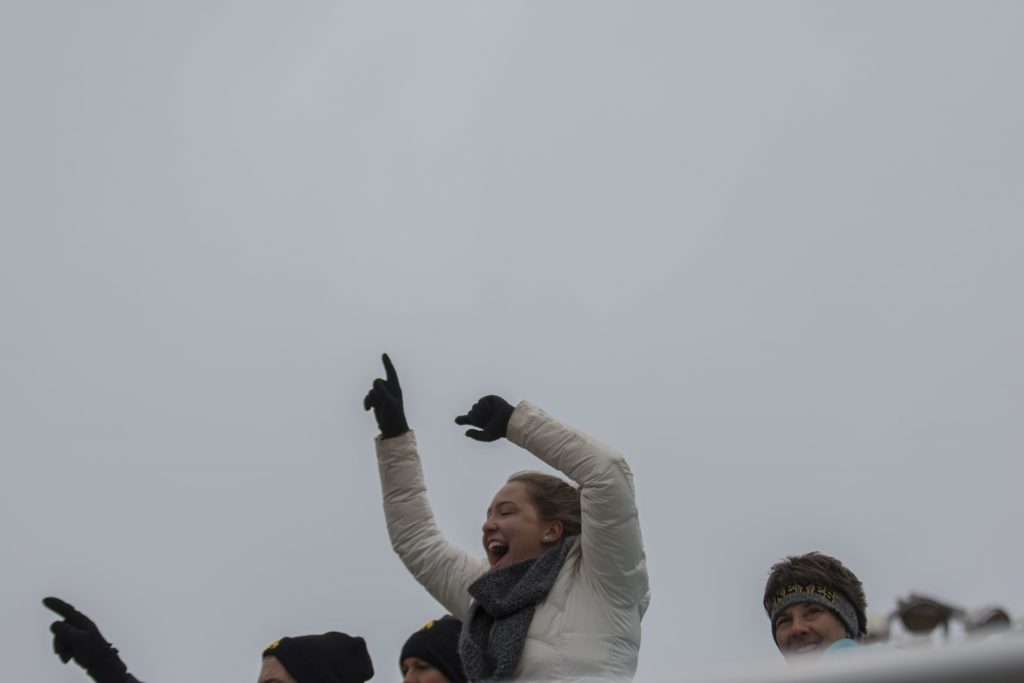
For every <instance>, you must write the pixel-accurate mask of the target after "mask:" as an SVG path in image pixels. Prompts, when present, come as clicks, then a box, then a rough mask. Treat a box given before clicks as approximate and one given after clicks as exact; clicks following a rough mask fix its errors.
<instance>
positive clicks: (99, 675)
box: [43, 598, 135, 683]
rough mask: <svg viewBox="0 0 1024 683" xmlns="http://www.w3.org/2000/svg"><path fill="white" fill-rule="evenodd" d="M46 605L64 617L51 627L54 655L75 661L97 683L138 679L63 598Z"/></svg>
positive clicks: (90, 621)
mask: <svg viewBox="0 0 1024 683" xmlns="http://www.w3.org/2000/svg"><path fill="white" fill-rule="evenodd" d="M43 604H44V605H46V606H47V607H48V608H50V609H52V610H53V611H54V612H56V613H57V614H59V615H60V616H62V617H64V621H55V622H53V623H52V624H50V630H51V631H53V651H54V652H56V653H57V656H58V657H60V660H61V661H62V662H64V663H65V664H67V663H68V662H69V661H71V660H72V659H74V660H75V662H76V663H78V665H79V666H81V667H82V668H83V669H85V670H86V672H88V674H89V675H90V676H92V678H93V680H95V681H96V683H126V682H127V681H134V680H135V679H134V678H132V677H131V676H129V675H128V667H126V666H125V665H124V662H122V661H121V658H120V657H118V656H117V649H115V648H114V646H113V645H111V644H110V643H108V642H107V641H106V640H105V639H104V638H103V636H102V635H101V634H100V630H99V629H98V628H96V624H94V623H92V619H90V618H89V617H87V616H85V615H84V614H82V613H81V612H79V611H78V610H76V609H75V608H74V607H72V606H71V605H69V604H68V603H66V602H64V601H63V600H61V599H60V598H43Z"/></svg>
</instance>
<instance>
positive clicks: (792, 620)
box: [764, 552, 867, 662]
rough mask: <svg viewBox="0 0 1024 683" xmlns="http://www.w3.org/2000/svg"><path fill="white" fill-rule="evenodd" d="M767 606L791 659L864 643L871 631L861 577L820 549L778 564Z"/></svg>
mask: <svg viewBox="0 0 1024 683" xmlns="http://www.w3.org/2000/svg"><path fill="white" fill-rule="evenodd" d="M764 609H765V612H766V613H767V614H768V619H769V621H770V622H771V628H772V638H773V639H774V640H775V644H776V646H777V647H778V648H779V651H780V652H781V653H782V656H783V657H785V658H786V661H789V662H792V661H795V660H796V659H799V658H806V657H820V656H821V655H823V654H831V653H835V652H837V651H840V650H844V649H846V648H850V647H858V646H859V645H860V642H861V641H862V640H863V639H864V637H865V636H866V635H867V615H866V611H867V599H866V598H865V596H864V587H863V586H862V585H861V582H860V579H858V578H857V576H856V575H855V574H854V573H853V572H852V571H850V570H849V569H847V568H846V567H845V566H844V565H843V563H842V562H840V561H839V560H837V559H836V558H834V557H830V556H829V555H823V554H822V553H819V552H811V553H807V554H806V555H793V556H790V557H787V558H786V559H784V560H782V561H781V562H777V563H776V564H774V565H773V566H772V568H771V572H770V574H769V576H768V582H767V583H766V584H765V588H764Z"/></svg>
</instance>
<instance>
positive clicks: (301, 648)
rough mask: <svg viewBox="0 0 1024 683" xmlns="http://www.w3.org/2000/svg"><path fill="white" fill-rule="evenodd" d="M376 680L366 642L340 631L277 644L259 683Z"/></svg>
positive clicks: (359, 682) (266, 659)
mask: <svg viewBox="0 0 1024 683" xmlns="http://www.w3.org/2000/svg"><path fill="white" fill-rule="evenodd" d="M371 678H373V663H372V662H371V661H370V654H369V653H368V652H367V651H366V641H364V640H363V639H362V638H359V637H353V636H350V635H346V634H344V633H339V632H337V631H329V632H328V633H324V634H321V635H314V636H296V637H286V638H281V639H280V640H275V641H274V642H273V643H271V644H270V645H268V646H267V649H265V650H264V651H263V667H262V669H261V670H260V676H259V679H258V683H365V681H368V680H370V679H371Z"/></svg>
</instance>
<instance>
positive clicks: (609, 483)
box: [508, 401, 650, 614]
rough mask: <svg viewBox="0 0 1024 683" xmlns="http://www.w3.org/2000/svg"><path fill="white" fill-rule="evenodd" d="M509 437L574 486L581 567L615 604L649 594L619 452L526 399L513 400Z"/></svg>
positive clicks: (640, 601) (629, 476)
mask: <svg viewBox="0 0 1024 683" xmlns="http://www.w3.org/2000/svg"><path fill="white" fill-rule="evenodd" d="M508 439H509V441H511V442H513V443H515V444H517V445H519V446H522V447H523V448H525V449H526V450H528V451H530V452H531V453H533V454H534V455H536V456H537V457H538V458H540V459H541V460H543V461H544V462H546V463H547V464H548V465H550V466H552V467H554V468H555V469H557V470H559V471H560V472H562V473H563V474H565V475H566V476H567V477H569V478H570V479H572V480H573V481H574V482H576V484H577V485H579V487H580V502H581V505H582V514H583V520H582V521H583V531H582V534H581V539H580V545H581V547H582V552H583V560H582V564H581V567H580V571H581V573H583V574H585V575H586V576H587V578H589V579H590V580H591V582H592V583H593V584H594V585H595V586H596V587H597V588H598V589H599V591H600V592H601V593H602V594H604V595H605V596H606V597H607V598H608V599H609V600H610V601H611V602H613V603H614V604H616V605H619V606H630V605H638V606H639V608H640V610H641V614H642V613H643V612H644V611H646V609H647V604H648V602H649V600H650V596H649V586H648V578H647V560H646V557H645V555H644V544H643V539H642V538H641V536H640V518H639V515H638V513H637V509H636V494H635V490H634V487H633V473H632V472H631V471H630V469H629V465H628V464H626V460H625V458H623V457H622V456H621V455H620V454H619V453H617V452H616V451H614V450H612V449H611V448H609V447H608V446H606V445H604V444H603V443H601V442H600V441H598V440H596V439H594V438H592V437H590V436H588V435H586V434H584V433H583V432H581V431H579V430H577V429H574V428H573V427H570V426H569V425H566V424H563V423H562V422H559V421H558V420H556V419H554V418H553V417H551V416H550V415H548V414H547V413H545V412H544V411H543V410H541V409H540V408H538V407H536V406H534V405H532V404H531V403H529V402H527V401H522V402H521V403H519V405H517V406H516V408H515V411H514V412H513V413H512V418H511V419H510V420H509V424H508Z"/></svg>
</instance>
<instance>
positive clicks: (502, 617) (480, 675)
mask: <svg viewBox="0 0 1024 683" xmlns="http://www.w3.org/2000/svg"><path fill="white" fill-rule="evenodd" d="M575 545H576V537H575V536H567V537H566V538H565V539H564V540H563V541H562V542H561V543H559V544H558V545H556V546H555V547H553V548H551V549H550V550H548V551H547V552H545V553H544V554H543V555H540V556H539V557H534V558H531V559H529V560H523V561H522V562H516V563H515V564H510V565H508V566H507V567H500V568H498V569H492V570H491V571H489V572H487V573H486V574H484V575H483V576H481V577H480V578H479V579H477V580H476V581H474V582H473V583H472V584H470V586H469V594H470V595H471V596H473V602H472V603H471V604H470V606H469V613H468V614H467V615H466V619H465V621H463V622H462V634H461V636H460V637H459V654H460V655H462V668H463V669H464V670H465V672H466V678H468V679H469V680H470V681H473V683H477V682H479V681H502V680H508V679H510V678H512V675H513V674H514V673H515V670H516V666H518V664H519V657H520V655H522V654H523V645H525V643H526V632H527V631H528V630H529V628H530V622H531V621H532V620H533V611H534V609H535V608H536V607H537V604H538V603H539V602H540V601H542V600H543V599H544V598H545V597H547V594H548V592H549V591H550V590H551V586H553V585H554V584H555V578H557V576H558V572H559V571H561V569H562V565H563V564H565V558H566V556H567V555H568V554H569V551H570V550H572V548H573V546H575Z"/></svg>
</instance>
